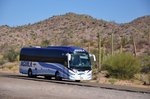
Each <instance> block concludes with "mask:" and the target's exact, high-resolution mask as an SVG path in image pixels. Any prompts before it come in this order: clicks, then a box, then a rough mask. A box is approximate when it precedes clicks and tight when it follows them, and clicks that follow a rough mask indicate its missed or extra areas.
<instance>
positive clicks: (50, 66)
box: [38, 62, 69, 76]
mask: <svg viewBox="0 0 150 99" xmlns="http://www.w3.org/2000/svg"><path fill="white" fill-rule="evenodd" d="M38 63H39V64H40V65H41V66H43V67H46V68H51V69H55V70H58V71H60V72H62V73H64V74H66V75H67V76H69V71H68V70H67V69H62V68H65V67H62V66H61V65H58V64H55V65H58V67H57V66H55V65H52V64H48V63H43V62H38ZM59 67H61V68H59Z"/></svg>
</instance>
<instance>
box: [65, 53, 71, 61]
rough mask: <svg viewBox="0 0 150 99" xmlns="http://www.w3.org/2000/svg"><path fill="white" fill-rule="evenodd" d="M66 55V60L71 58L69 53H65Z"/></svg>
mask: <svg viewBox="0 0 150 99" xmlns="http://www.w3.org/2000/svg"><path fill="white" fill-rule="evenodd" d="M66 55H67V58H68V61H70V60H71V55H70V54H69V53H67V54H66Z"/></svg>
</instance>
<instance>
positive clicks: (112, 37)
mask: <svg viewBox="0 0 150 99" xmlns="http://www.w3.org/2000/svg"><path fill="white" fill-rule="evenodd" d="M113 54H114V33H113V31H112V32H111V55H113Z"/></svg>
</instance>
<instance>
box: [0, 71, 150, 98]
mask: <svg viewBox="0 0 150 99" xmlns="http://www.w3.org/2000/svg"><path fill="white" fill-rule="evenodd" d="M0 99H150V94H146V93H145V94H144V93H136V92H127V91H118V90H109V89H103V88H95V87H84V86H77V85H68V84H61V83H58V82H57V81H54V80H50V81H49V80H44V79H40V78H36V79H35V78H31V79H30V78H28V77H26V76H21V75H13V74H11V75H10V74H7V73H0Z"/></svg>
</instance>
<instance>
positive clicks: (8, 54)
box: [3, 48, 18, 62]
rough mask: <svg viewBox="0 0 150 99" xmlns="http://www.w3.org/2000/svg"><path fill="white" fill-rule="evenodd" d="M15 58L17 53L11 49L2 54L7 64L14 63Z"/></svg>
mask: <svg viewBox="0 0 150 99" xmlns="http://www.w3.org/2000/svg"><path fill="white" fill-rule="evenodd" d="M17 56H18V52H16V51H15V50H14V49H13V48H11V49H10V50H8V51H7V52H6V53H5V54H4V56H3V58H4V59H5V60H8V61H9V62H14V61H16V60H17Z"/></svg>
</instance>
